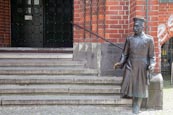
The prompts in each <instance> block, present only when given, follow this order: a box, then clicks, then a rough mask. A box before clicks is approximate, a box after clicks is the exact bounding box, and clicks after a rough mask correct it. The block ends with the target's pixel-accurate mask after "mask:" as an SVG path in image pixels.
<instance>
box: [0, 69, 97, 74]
mask: <svg viewBox="0 0 173 115" xmlns="http://www.w3.org/2000/svg"><path fill="white" fill-rule="evenodd" d="M0 74H1V75H97V74H98V72H97V70H96V69H89V68H72V67H69V68H66V67H65V68H63V67H0Z"/></svg>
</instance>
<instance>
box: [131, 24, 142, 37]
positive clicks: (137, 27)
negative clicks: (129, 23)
mask: <svg viewBox="0 0 173 115" xmlns="http://www.w3.org/2000/svg"><path fill="white" fill-rule="evenodd" d="M143 28H144V27H143V23H142V22H139V21H136V22H134V26H133V31H134V33H135V34H136V35H139V34H141V33H142V31H143Z"/></svg>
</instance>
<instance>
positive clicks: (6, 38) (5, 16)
mask: <svg viewBox="0 0 173 115" xmlns="http://www.w3.org/2000/svg"><path fill="white" fill-rule="evenodd" d="M10 20H11V19H10V0H0V47H7V46H10V42H11V41H10V39H11V38H10V37H11V34H10V33H11V30H10V28H11V21H10Z"/></svg>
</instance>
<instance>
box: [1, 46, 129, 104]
mask: <svg viewBox="0 0 173 115" xmlns="http://www.w3.org/2000/svg"><path fill="white" fill-rule="evenodd" d="M0 51H1V55H0V101H1V106H5V105H113V106H130V105H131V100H128V99H121V98H120V95H119V93H120V83H121V81H122V78H120V77H108V76H101V77H98V76H97V74H98V73H97V70H95V69H89V68H86V67H85V64H86V63H87V62H86V61H85V60H84V61H73V59H72V58H73V55H72V49H69V50H63V51H62V49H61V50H58V49H56V50H49V52H47V51H46V50H44V51H43V50H41V51H39V53H38V52H37V51H38V50H33V49H31V50H29V51H28V50H27V51H26V50H20V49H16V50H14V49H13V50H9V49H8V50H7V49H6V50H5V49H0ZM40 52H41V53H40ZM46 52H47V53H46Z"/></svg>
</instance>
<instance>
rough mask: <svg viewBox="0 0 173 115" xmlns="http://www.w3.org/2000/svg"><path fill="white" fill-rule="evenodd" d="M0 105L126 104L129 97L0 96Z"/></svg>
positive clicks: (128, 102) (129, 103)
mask: <svg viewBox="0 0 173 115" xmlns="http://www.w3.org/2000/svg"><path fill="white" fill-rule="evenodd" d="M0 99H1V106H5V105H118V106H123V105H126V106H127V105H128V106H131V103H132V100H131V99H121V98H120V97H119V96H54V95H36V96H25V95H16V96H0Z"/></svg>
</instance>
